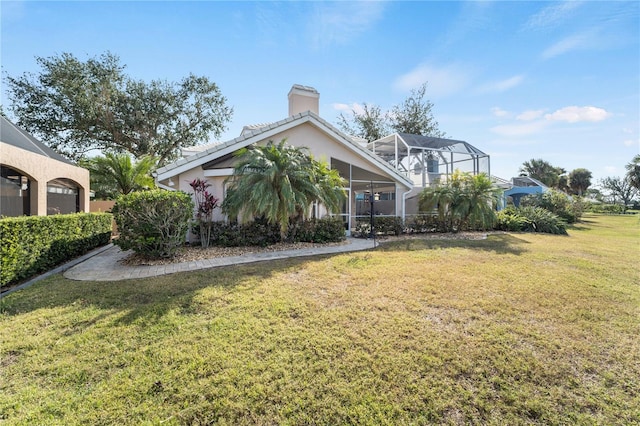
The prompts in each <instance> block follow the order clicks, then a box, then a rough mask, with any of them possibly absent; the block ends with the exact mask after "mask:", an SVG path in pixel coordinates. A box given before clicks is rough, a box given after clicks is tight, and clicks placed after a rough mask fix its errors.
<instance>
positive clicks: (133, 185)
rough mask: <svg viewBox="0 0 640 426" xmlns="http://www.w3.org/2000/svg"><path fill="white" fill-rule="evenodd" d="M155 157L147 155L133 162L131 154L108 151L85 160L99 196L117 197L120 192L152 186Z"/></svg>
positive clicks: (92, 183) (126, 192)
mask: <svg viewBox="0 0 640 426" xmlns="http://www.w3.org/2000/svg"><path fill="white" fill-rule="evenodd" d="M155 164H156V161H155V158H154V157H151V156H145V157H142V158H140V160H138V161H137V162H135V163H133V162H132V161H131V157H130V156H129V154H124V153H122V154H113V153H107V154H105V156H104V157H93V158H90V159H88V160H86V161H85V162H84V164H83V165H84V167H86V168H87V169H89V173H90V176H91V187H92V188H93V189H94V191H95V192H96V197H97V198H116V197H117V196H118V195H119V194H129V193H130V192H133V191H137V190H141V189H145V188H152V187H153V186H154V181H153V177H151V171H152V170H153V169H154V167H155Z"/></svg>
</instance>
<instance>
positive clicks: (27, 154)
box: [0, 116, 89, 216]
mask: <svg viewBox="0 0 640 426" xmlns="http://www.w3.org/2000/svg"><path fill="white" fill-rule="evenodd" d="M0 175H1V177H0V216H23V215H26V216H46V215H50V214H61V213H76V212H88V211H89V171H88V170H86V169H83V168H82V167H78V166H76V165H75V164H73V163H72V162H71V161H69V160H67V159H66V158H64V157H63V156H62V155H60V154H58V153H57V152H55V151H54V150H53V149H51V148H49V147H48V146H46V145H45V144H43V143H42V142H40V141H39V140H37V139H36V138H34V137H33V136H32V135H30V134H29V133H27V132H26V131H25V130H23V129H21V128H20V127H18V126H16V125H15V124H13V123H12V122H11V121H9V120H8V119H7V118H5V117H3V116H0Z"/></svg>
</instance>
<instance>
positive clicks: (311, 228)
mask: <svg viewBox="0 0 640 426" xmlns="http://www.w3.org/2000/svg"><path fill="white" fill-rule="evenodd" d="M198 226H199V225H198V224H195V225H194V226H193V227H192V229H191V232H193V233H194V234H196V235H197V234H198V232H199V231H198ZM345 238H346V236H345V230H344V224H343V223H342V220H341V219H340V218H333V217H325V218H322V219H308V220H305V221H304V222H302V223H299V224H295V225H293V224H292V225H290V226H289V234H288V235H287V240H288V241H293V242H310V243H331V242H339V241H344V240H345ZM280 241H281V237H280V226H279V225H277V224H270V223H268V222H267V220H266V219H264V218H257V219H255V220H253V221H251V222H248V223H243V224H238V223H237V222H230V223H226V222H213V223H212V224H211V242H210V244H212V245H214V246H219V247H243V246H260V247H266V246H270V245H273V244H277V243H279V242H280Z"/></svg>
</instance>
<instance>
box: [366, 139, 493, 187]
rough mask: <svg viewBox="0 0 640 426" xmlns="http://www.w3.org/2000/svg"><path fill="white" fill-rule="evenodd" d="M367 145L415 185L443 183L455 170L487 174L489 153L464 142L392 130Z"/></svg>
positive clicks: (424, 185)
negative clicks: (392, 131)
mask: <svg viewBox="0 0 640 426" xmlns="http://www.w3.org/2000/svg"><path fill="white" fill-rule="evenodd" d="M367 147H368V148H369V149H370V150H371V151H373V152H374V153H375V154H376V155H378V156H379V157H381V158H382V159H383V160H385V161H386V162H388V163H389V164H391V165H392V166H393V167H395V168H396V170H398V171H399V172H400V173H402V174H404V175H405V176H407V177H408V178H409V179H411V180H412V181H413V184H414V185H415V186H417V187H422V188H424V187H427V186H430V185H433V184H435V183H436V182H446V181H447V180H448V179H449V177H450V176H451V175H452V174H453V172H454V171H456V170H459V171H461V172H467V173H471V174H473V175H477V174H480V173H486V174H487V175H488V176H489V175H490V166H489V155H487V154H485V153H484V152H482V151H480V150H479V149H478V148H476V147H474V146H473V145H471V144H469V143H467V142H465V141H458V140H453V139H443V138H436V137H431V136H421V135H411V134H408V133H394V134H392V135H389V136H386V137H384V138H382V139H378V140H377V141H374V142H371V143H369V144H368V145H367Z"/></svg>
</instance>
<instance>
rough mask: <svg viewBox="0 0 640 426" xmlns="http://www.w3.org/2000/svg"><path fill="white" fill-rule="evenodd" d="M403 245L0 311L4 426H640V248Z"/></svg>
mask: <svg viewBox="0 0 640 426" xmlns="http://www.w3.org/2000/svg"><path fill="white" fill-rule="evenodd" d="M638 225H639V223H638V218H637V217H633V216H588V217H587V218H586V219H585V221H584V222H583V223H580V224H578V225H577V226H575V227H571V228H570V229H569V236H568V237H567V236H549V235H536V234H499V235H491V236H490V237H489V238H488V239H487V240H483V241H460V240H453V241H426V240H423V241H421V240H408V241H400V242H396V243H387V244H386V245H384V246H382V247H380V248H378V249H377V250H375V251H367V252H358V253H351V254H343V255H336V256H326V257H319V258H314V259H290V260H285V261H275V262H271V263H261V264H254V265H250V266H247V265H245V266H238V267H229V268H222V269H213V270H208V271H199V272H193V273H184V274H176V275H170V276H165V277H160V278H154V279H142V280H136V281H123V282H109V283H105V282H99V283H98V282H74V281H69V280H66V279H64V278H63V277H61V276H54V277H51V278H49V279H47V280H44V281H42V282H40V283H38V284H36V285H34V286H33V287H30V288H28V289H26V290H23V291H19V292H16V293H14V294H11V295H9V296H8V297H5V298H4V299H3V300H2V301H1V308H2V313H1V314H0V338H1V346H0V350H1V351H2V357H1V359H0V370H1V372H0V418H1V419H2V420H3V421H4V423H3V424H7V425H13V424H25V425H27V424H64V425H69V424H96V425H100V424H105V425H106V424H125V425H126V424H136V425H137V424H211V423H216V424H222V425H224V424H233V425H236V424H252V425H253V424H365V425H366V424H496V425H498V424H500V425H502V424H514V425H517V424H640V339H639V338H638V336H640V276H639V270H638V254H639V253H640V251H639V250H640V233H639V226H638Z"/></svg>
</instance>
